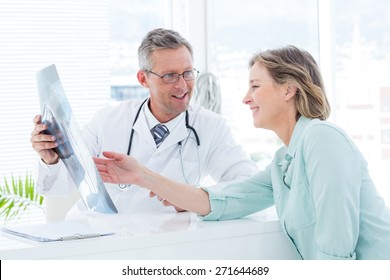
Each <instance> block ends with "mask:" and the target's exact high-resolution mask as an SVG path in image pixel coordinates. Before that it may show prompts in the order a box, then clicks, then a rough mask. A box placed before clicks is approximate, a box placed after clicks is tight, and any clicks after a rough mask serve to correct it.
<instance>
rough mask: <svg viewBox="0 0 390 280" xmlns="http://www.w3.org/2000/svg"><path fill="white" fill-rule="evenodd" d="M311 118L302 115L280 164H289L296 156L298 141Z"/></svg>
mask: <svg viewBox="0 0 390 280" xmlns="http://www.w3.org/2000/svg"><path fill="white" fill-rule="evenodd" d="M310 121H311V119H308V118H306V117H304V116H300V117H299V119H298V121H297V123H296V124H295V127H294V130H293V133H292V136H291V140H290V144H289V145H288V146H287V147H286V148H287V151H286V154H285V156H284V158H283V159H281V161H280V162H279V164H278V165H280V166H285V165H289V164H290V163H291V161H292V160H293V158H294V157H295V153H296V151H297V147H298V143H299V141H300V139H301V136H302V134H303V131H304V130H305V128H306V126H307V124H309V123H310Z"/></svg>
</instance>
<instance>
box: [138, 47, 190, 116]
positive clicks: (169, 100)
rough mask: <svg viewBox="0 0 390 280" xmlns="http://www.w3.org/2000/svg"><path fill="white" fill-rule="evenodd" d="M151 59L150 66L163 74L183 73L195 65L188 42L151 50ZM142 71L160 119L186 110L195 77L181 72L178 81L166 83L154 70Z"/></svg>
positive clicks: (142, 81) (151, 100)
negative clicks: (192, 77)
mask: <svg viewBox="0 0 390 280" xmlns="http://www.w3.org/2000/svg"><path fill="white" fill-rule="evenodd" d="M151 61H152V65H153V66H152V69H148V70H151V71H152V72H154V73H156V74H158V75H160V76H163V75H165V74H170V73H177V74H182V73H183V72H184V71H187V70H192V69H193V68H194V67H193V61H192V57H191V54H190V52H189V51H188V50H187V48H186V47H185V46H182V47H180V48H178V49H162V50H156V51H154V52H153V53H152V56H151ZM140 72H141V73H139V74H138V75H139V77H138V79H139V80H140V82H141V84H142V85H143V86H144V87H146V88H149V91H150V110H151V112H152V114H153V115H154V116H155V117H156V118H157V119H158V120H159V121H160V122H167V121H169V120H171V119H173V118H175V117H176V116H178V115H179V114H180V113H182V112H184V111H185V110H187V108H188V105H189V103H190V100H191V97H192V90H193V88H194V84H195V80H192V81H185V80H184V79H183V76H180V77H179V80H178V81H176V82H174V83H171V84H166V83H164V81H163V79H162V78H161V77H159V76H157V75H155V74H152V73H147V72H144V71H140Z"/></svg>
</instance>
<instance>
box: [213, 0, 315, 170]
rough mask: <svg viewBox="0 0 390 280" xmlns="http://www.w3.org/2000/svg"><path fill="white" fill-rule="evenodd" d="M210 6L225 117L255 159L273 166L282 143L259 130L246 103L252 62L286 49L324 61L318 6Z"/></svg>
mask: <svg viewBox="0 0 390 280" xmlns="http://www.w3.org/2000/svg"><path fill="white" fill-rule="evenodd" d="M207 4H208V6H207V11H208V28H207V40H208V49H207V51H208V55H207V57H208V63H207V64H208V65H209V69H208V71H211V72H213V73H214V74H215V75H216V76H217V77H218V78H219V80H220V85H221V92H222V99H223V101H222V114H223V115H224V116H225V117H226V118H227V119H228V120H229V122H230V123H231V125H232V126H233V127H234V129H235V134H236V136H237V138H238V140H239V141H240V142H241V143H243V145H244V148H246V149H247V152H248V153H249V154H250V155H251V157H252V159H254V160H255V161H258V163H259V164H263V163H264V164H265V163H268V162H269V160H270V159H271V158H272V157H273V155H274V152H275V151H276V149H277V148H278V147H280V146H281V142H280V141H279V139H278V138H277V137H276V136H275V135H274V133H273V132H269V131H266V130H262V129H255V128H254V127H253V124H252V123H253V120H252V116H251V113H250V111H249V110H248V107H247V106H244V105H243V104H242V101H241V100H242V98H243V97H244V95H245V94H246V92H247V89H248V61H249V58H250V57H251V56H252V55H253V54H254V53H256V52H258V51H260V50H264V49H268V48H272V47H280V46H284V45H296V46H298V47H302V48H304V49H306V50H308V51H310V52H311V53H312V54H313V56H314V57H315V58H316V59H317V61H318V58H319V57H318V56H319V45H318V27H317V26H318V16H317V3H316V1H313V0H300V1H289V0H282V1H266V0H248V1H246V2H245V5H239V4H238V2H237V1H235V0H214V1H207ZM232 11H234V12H233V13H232ZM262 162H263V163H262Z"/></svg>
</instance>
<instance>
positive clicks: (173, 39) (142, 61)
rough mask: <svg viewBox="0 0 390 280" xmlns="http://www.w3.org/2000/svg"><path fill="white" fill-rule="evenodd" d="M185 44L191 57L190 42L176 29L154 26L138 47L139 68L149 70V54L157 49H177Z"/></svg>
mask: <svg viewBox="0 0 390 280" xmlns="http://www.w3.org/2000/svg"><path fill="white" fill-rule="evenodd" d="M181 46H185V47H186V48H187V49H188V51H189V52H190V54H191V57H192V59H193V50H192V46H191V44H190V43H189V42H188V41H187V40H186V39H185V38H184V37H183V36H181V35H180V34H179V33H178V32H177V31H174V30H169V29H164V28H156V29H154V30H152V31H150V32H149V33H148V34H146V36H145V37H144V39H143V40H142V42H141V45H140V46H139V47H138V64H139V67H140V69H141V70H151V69H152V66H153V65H152V61H151V59H150V56H151V54H152V53H153V52H154V51H155V50H158V49H177V48H180V47H181Z"/></svg>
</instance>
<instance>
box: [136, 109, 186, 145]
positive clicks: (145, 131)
mask: <svg viewBox="0 0 390 280" xmlns="http://www.w3.org/2000/svg"><path fill="white" fill-rule="evenodd" d="M143 107H144V108H143V109H142V111H141V114H139V117H138V120H137V121H136V122H135V124H134V127H133V129H134V131H136V132H137V133H138V134H139V137H141V138H142V139H143V141H145V142H146V143H147V144H148V145H150V146H151V147H153V148H154V149H156V150H157V151H158V152H161V151H163V150H165V149H167V148H168V147H170V146H172V145H176V144H177V143H179V142H180V141H182V140H184V139H185V138H186V137H187V135H188V130H187V128H186V125H185V112H183V113H181V114H180V115H179V116H177V117H176V118H174V119H173V120H171V121H169V122H168V123H165V125H166V126H167V127H168V129H169V132H170V133H169V135H168V137H167V138H166V139H165V140H164V141H163V142H162V143H161V145H160V146H159V147H158V148H157V147H156V143H155V142H154V139H153V136H152V133H151V132H150V129H151V127H154V126H155V125H156V124H157V123H158V121H157V119H156V118H155V117H154V116H153V115H152V113H151V112H150V110H149V108H148V106H146V104H145V105H144V106H143Z"/></svg>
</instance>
